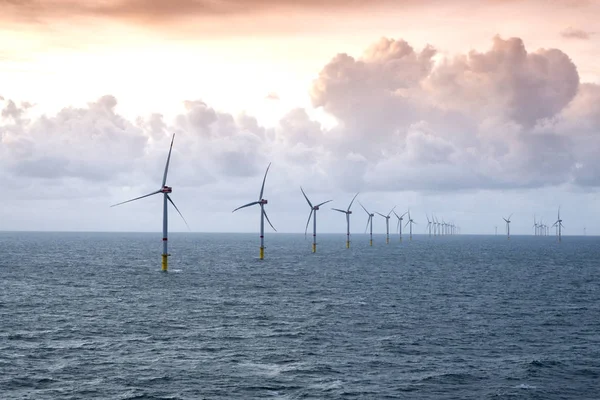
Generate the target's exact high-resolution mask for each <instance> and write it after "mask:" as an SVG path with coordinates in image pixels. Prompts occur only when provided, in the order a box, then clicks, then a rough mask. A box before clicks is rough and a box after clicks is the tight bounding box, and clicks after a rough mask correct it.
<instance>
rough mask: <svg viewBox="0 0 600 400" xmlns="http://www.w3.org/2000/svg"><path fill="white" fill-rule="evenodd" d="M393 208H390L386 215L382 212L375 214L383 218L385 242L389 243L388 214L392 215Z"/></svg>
mask: <svg viewBox="0 0 600 400" xmlns="http://www.w3.org/2000/svg"><path fill="white" fill-rule="evenodd" d="M394 208H396V206H394ZM394 208H392V209H391V210H390V212H389V213H388V215H383V214H382V213H377V214H379V215H381V216H382V217H383V218H385V244H389V243H390V215H392V212H393V211H394Z"/></svg>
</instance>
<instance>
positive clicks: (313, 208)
mask: <svg viewBox="0 0 600 400" xmlns="http://www.w3.org/2000/svg"><path fill="white" fill-rule="evenodd" d="M300 191H302V194H303V195H304V198H305V199H306V202H307V203H308V205H309V206H310V214H308V221H306V228H305V229H304V236H306V231H307V230H308V224H310V219H311V217H312V219H313V244H312V252H313V253H316V252H317V211H319V207H321V206H322V205H323V204H327V203H329V202H330V201H333V200H327V201H324V202H322V203H319V204H317V205H316V206H313V205H312V203H311V202H310V200H309V199H308V197H307V196H306V193H304V189H302V186H300Z"/></svg>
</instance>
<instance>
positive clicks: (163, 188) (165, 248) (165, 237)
mask: <svg viewBox="0 0 600 400" xmlns="http://www.w3.org/2000/svg"><path fill="white" fill-rule="evenodd" d="M174 140H175V134H173V137H172V138H171V146H170V147H169V155H168V156H167V163H166V165H165V172H164V174H163V179H162V185H161V188H160V189H158V190H157V191H156V192H152V193H149V194H146V195H144V196H140V197H136V198H135V199H131V200H127V201H123V202H121V203H117V204H113V205H112V206H111V207H115V206H118V205H121V204H125V203H129V202H131V201H135V200H139V199H143V198H144V197H149V196H153V195H155V194H159V193H162V194H163V195H164V196H163V252H162V270H163V271H164V272H166V271H168V269H169V261H168V257H169V256H170V254H169V251H168V246H167V243H168V238H169V234H168V213H167V202H169V203H171V204H172V205H173V207H175V210H176V211H177V213H179V216H181V218H182V219H183V222H185V225H186V226H187V227H188V229H189V225H188V224H187V221H186V220H185V218H183V214H181V211H179V209H178V208H177V206H176V205H175V203H173V200H171V197H170V196H169V193H171V192H172V191H173V188H172V187H170V186H167V173H168V172H169V162H170V161H171V151H172V150H173V141H174Z"/></svg>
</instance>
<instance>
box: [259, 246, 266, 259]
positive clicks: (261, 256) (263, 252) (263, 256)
mask: <svg viewBox="0 0 600 400" xmlns="http://www.w3.org/2000/svg"><path fill="white" fill-rule="evenodd" d="M260 259H261V260H264V259H265V248H264V247H261V248H260Z"/></svg>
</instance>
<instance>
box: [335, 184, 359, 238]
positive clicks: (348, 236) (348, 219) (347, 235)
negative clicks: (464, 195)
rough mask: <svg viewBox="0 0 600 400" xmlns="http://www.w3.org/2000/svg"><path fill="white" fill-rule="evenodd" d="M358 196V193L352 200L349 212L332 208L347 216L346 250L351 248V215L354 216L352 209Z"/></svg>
mask: <svg viewBox="0 0 600 400" xmlns="http://www.w3.org/2000/svg"><path fill="white" fill-rule="evenodd" d="M356 196H358V193H356V194H355V195H354V197H353V198H352V201H351V202H350V205H349V206H348V209H347V210H340V209H339V208H332V210H335V211H339V212H341V213H344V214H346V248H347V249H349V248H350V214H352V211H350V207H352V203H354V199H356Z"/></svg>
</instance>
